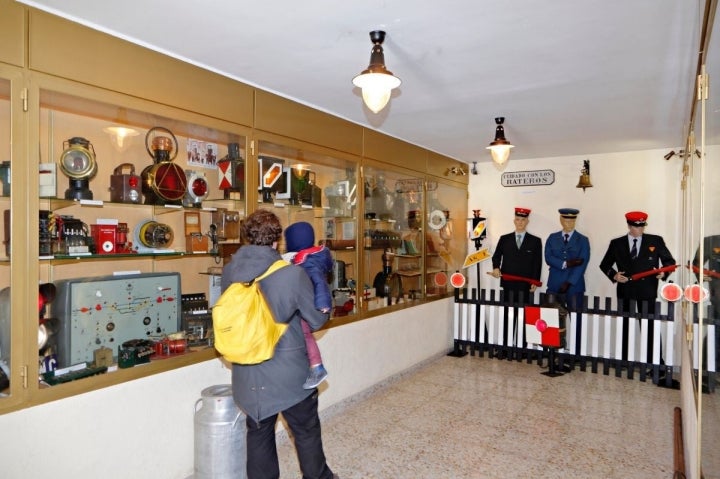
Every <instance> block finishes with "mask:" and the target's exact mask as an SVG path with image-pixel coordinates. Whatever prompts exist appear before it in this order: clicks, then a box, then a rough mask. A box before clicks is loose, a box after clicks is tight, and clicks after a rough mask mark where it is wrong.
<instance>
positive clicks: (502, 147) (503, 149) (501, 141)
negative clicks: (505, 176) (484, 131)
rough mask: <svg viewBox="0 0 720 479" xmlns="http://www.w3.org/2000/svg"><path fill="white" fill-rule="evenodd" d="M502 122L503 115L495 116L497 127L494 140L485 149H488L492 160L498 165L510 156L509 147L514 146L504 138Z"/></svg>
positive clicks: (503, 119)
mask: <svg viewBox="0 0 720 479" xmlns="http://www.w3.org/2000/svg"><path fill="white" fill-rule="evenodd" d="M504 122H505V117H502V116H501V117H497V118H495V123H496V124H497V127H495V140H493V141H492V142H491V143H490V146H488V147H487V149H488V150H490V154H491V155H492V159H493V161H494V162H495V163H497V164H498V165H500V166H502V165H504V164H505V162H506V161H507V160H508V158H509V157H510V148H512V147H513V146H514V145H512V144H511V143H510V142H509V141H507V140H506V139H505V128H504V127H503V123H504Z"/></svg>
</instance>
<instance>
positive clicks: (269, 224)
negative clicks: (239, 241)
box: [242, 210, 282, 246]
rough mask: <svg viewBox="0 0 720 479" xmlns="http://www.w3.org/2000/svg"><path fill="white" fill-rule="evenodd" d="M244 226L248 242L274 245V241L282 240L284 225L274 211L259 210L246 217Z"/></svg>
mask: <svg viewBox="0 0 720 479" xmlns="http://www.w3.org/2000/svg"><path fill="white" fill-rule="evenodd" d="M242 226H243V232H244V233H245V238H246V239H247V242H248V244H253V245H258V246H272V244H273V243H274V242H276V241H280V235H281V234H282V226H281V225H280V220H279V219H278V217H277V216H276V215H275V213H273V212H272V211H268V210H257V211H255V212H254V213H252V214H251V215H250V216H248V217H247V218H245V221H244V222H243V225H242Z"/></svg>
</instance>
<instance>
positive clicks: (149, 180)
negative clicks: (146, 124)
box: [141, 126, 188, 205]
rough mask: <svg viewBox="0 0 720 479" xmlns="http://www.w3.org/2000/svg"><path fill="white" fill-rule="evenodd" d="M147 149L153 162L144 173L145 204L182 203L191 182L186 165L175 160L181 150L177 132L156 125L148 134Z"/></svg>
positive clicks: (143, 190) (146, 137) (146, 139)
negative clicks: (176, 136)
mask: <svg viewBox="0 0 720 479" xmlns="http://www.w3.org/2000/svg"><path fill="white" fill-rule="evenodd" d="M158 133H165V134H167V135H169V136H164V135H159V134H158ZM148 142H150V143H148ZM145 149H146V150H147V152H148V154H149V155H150V157H151V158H152V159H153V164H152V165H150V166H147V167H146V168H145V169H144V170H143V171H142V175H141V176H142V192H143V195H145V204H146V205H168V204H170V205H182V199H183V197H184V196H185V193H186V191H187V187H188V185H187V177H186V176H185V172H184V171H183V169H182V168H180V167H179V166H178V165H176V164H175V163H173V160H175V157H176V156H177V150H178V142H177V139H176V138H175V135H173V133H172V132H171V131H170V130H168V129H167V128H163V127H161V126H156V127H153V128H151V129H150V130H148V132H147V134H146V135H145Z"/></svg>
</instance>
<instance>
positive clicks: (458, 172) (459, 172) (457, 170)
mask: <svg viewBox="0 0 720 479" xmlns="http://www.w3.org/2000/svg"><path fill="white" fill-rule="evenodd" d="M448 175H455V176H465V175H467V173H466V172H465V170H464V169H463V167H462V166H453V167H450V168H448V169H447V170H445V176H448Z"/></svg>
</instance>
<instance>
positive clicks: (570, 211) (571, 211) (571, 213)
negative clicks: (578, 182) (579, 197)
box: [558, 208, 580, 219]
mask: <svg viewBox="0 0 720 479" xmlns="http://www.w3.org/2000/svg"><path fill="white" fill-rule="evenodd" d="M558 213H560V216H562V217H563V218H572V219H574V218H577V215H578V213H580V210H577V209H575V208H560V209H559V210H558Z"/></svg>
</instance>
